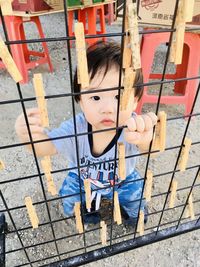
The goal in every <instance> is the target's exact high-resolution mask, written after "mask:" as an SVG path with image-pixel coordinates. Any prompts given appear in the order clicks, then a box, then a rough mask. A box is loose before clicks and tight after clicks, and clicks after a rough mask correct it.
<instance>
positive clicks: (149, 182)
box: [145, 170, 153, 202]
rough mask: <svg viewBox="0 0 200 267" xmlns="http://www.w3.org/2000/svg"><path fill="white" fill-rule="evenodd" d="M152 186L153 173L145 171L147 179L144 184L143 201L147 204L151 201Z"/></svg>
mask: <svg viewBox="0 0 200 267" xmlns="http://www.w3.org/2000/svg"><path fill="white" fill-rule="evenodd" d="M152 184H153V173H152V171H151V170H147V178H146V183H145V199H146V201H147V202H148V201H150V200H151V192H152Z"/></svg>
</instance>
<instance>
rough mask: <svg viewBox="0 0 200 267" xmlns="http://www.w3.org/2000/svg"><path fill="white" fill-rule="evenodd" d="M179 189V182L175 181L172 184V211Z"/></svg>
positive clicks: (170, 202)
mask: <svg viewBox="0 0 200 267" xmlns="http://www.w3.org/2000/svg"><path fill="white" fill-rule="evenodd" d="M177 187H178V182H177V181H176V180H173V181H172V183H171V188H170V199H169V208H170V209H172V208H174V203H175V200H176V191H177Z"/></svg>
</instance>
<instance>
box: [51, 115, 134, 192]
mask: <svg viewBox="0 0 200 267" xmlns="http://www.w3.org/2000/svg"><path fill="white" fill-rule="evenodd" d="M75 122H76V134H83V133H85V134H84V135H79V136H77V143H78V156H79V165H80V173H81V178H82V179H85V178H90V181H91V182H92V183H93V184H95V185H96V186H97V187H102V188H103V187H105V186H107V185H109V184H112V183H113V180H114V167H115V164H114V158H115V140H114V139H113V140H112V141H111V143H110V144H109V145H108V146H107V148H106V149H105V150H104V152H103V153H102V154H101V155H98V156H95V155H93V153H92V136H91V134H87V133H88V132H90V131H91V130H92V128H91V126H90V125H89V124H88V122H87V121H86V119H85V116H84V114H83V113H79V114H78V115H77V116H76V117H75ZM74 134H75V131H74V120H73V118H72V119H70V120H67V121H64V122H63V123H62V124H61V125H60V127H59V128H55V129H53V130H52V131H48V132H47V135H48V136H49V137H50V138H55V137H61V136H66V138H64V139H58V140H52V142H53V144H54V145H55V147H56V149H57V152H58V153H60V154H62V155H63V156H64V157H65V158H66V159H67V160H68V167H69V168H74V167H76V169H74V170H73V172H74V173H76V174H77V175H78V173H79V172H78V168H77V157H76V140H75V137H72V136H73V135H74ZM118 142H123V143H124V145H125V155H126V157H127V156H131V155H136V154H138V150H137V147H136V146H135V145H133V144H129V143H127V142H126V141H125V140H124V132H123V130H122V131H121V132H120V134H119V136H118ZM117 158H118V154H117ZM94 163H95V164H94ZM135 164H136V157H130V158H128V159H126V176H128V175H129V174H131V173H132V172H133V171H134V169H135ZM115 181H116V183H118V182H120V177H118V161H116V173H115Z"/></svg>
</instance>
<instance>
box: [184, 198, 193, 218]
mask: <svg viewBox="0 0 200 267" xmlns="http://www.w3.org/2000/svg"><path fill="white" fill-rule="evenodd" d="M185 214H186V215H185V217H186V218H188V217H190V218H191V220H194V219H195V214H194V204H193V198H192V194H191V195H190V196H189V199H188V203H187V207H186V212H185Z"/></svg>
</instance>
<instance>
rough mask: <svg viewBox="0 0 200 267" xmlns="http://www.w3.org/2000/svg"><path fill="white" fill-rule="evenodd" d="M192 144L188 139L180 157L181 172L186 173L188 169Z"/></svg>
mask: <svg viewBox="0 0 200 267" xmlns="http://www.w3.org/2000/svg"><path fill="white" fill-rule="evenodd" d="M191 144H192V140H191V139H190V138H187V137H186V138H185V140H184V143H183V145H184V146H183V147H182V149H181V155H180V159H179V162H178V166H179V169H180V171H181V172H182V171H185V169H186V166H187V162H188V158H189V152H190V147H191Z"/></svg>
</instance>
